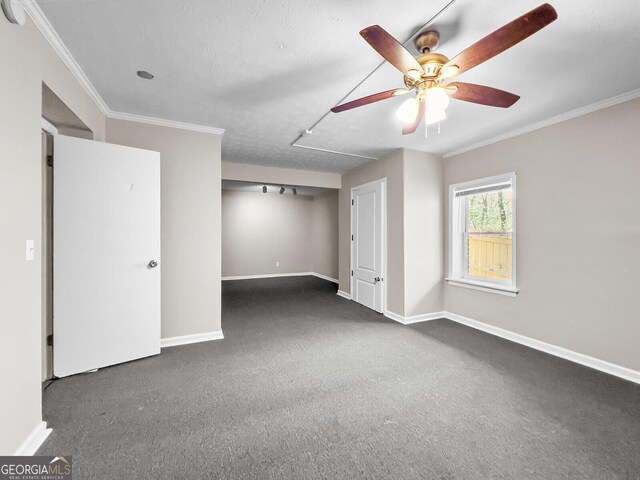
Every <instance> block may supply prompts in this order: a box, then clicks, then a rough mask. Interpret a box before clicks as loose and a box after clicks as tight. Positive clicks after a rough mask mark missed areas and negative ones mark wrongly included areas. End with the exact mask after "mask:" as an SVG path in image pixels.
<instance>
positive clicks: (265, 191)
mask: <svg viewBox="0 0 640 480" xmlns="http://www.w3.org/2000/svg"><path fill="white" fill-rule="evenodd" d="M262 193H267V186H266V185H263V186H262Z"/></svg>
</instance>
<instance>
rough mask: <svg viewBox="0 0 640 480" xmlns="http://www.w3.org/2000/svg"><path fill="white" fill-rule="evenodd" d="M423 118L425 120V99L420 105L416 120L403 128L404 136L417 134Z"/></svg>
mask: <svg viewBox="0 0 640 480" xmlns="http://www.w3.org/2000/svg"><path fill="white" fill-rule="evenodd" d="M423 118H424V99H421V100H420V104H419V105H418V114H417V115H416V118H415V120H414V121H413V122H411V123H406V124H405V125H404V127H402V134H403V135H409V134H411V133H413V132H415V131H416V129H417V128H418V125H420V122H421V121H422V119H423Z"/></svg>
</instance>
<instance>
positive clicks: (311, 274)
mask: <svg viewBox="0 0 640 480" xmlns="http://www.w3.org/2000/svg"><path fill="white" fill-rule="evenodd" d="M280 277H318V278H321V279H323V280H327V281H329V282H333V283H338V279H337V278H331V277H328V276H327V275H323V274H321V273H316V272H292V273H265V274H262V275H232V276H228V277H222V281H227V280H253V279H257V278H280Z"/></svg>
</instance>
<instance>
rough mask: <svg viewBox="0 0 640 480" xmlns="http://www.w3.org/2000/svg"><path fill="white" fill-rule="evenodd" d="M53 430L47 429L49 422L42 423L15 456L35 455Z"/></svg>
mask: <svg viewBox="0 0 640 480" xmlns="http://www.w3.org/2000/svg"><path fill="white" fill-rule="evenodd" d="M52 431H53V430H51V429H50V428H47V422H40V423H38V425H36V428H34V429H33V431H32V432H31V433H30V434H29V436H28V437H27V438H25V440H24V442H22V444H21V445H20V446H19V447H18V449H17V450H16V451H15V453H14V455H15V456H31V455H35V453H36V452H37V451H38V449H39V448H40V446H41V445H42V444H43V443H44V441H45V440H46V439H47V437H48V436H49V435H50V434H51V432H52Z"/></svg>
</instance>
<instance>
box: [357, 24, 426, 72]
mask: <svg viewBox="0 0 640 480" xmlns="http://www.w3.org/2000/svg"><path fill="white" fill-rule="evenodd" d="M360 35H362V38H364V39H365V40H366V41H367V42H368V43H369V45H371V46H372V47H373V48H374V49H375V51H376V52H378V53H379V54H380V55H382V56H383V57H384V59H385V60H386V61H387V62H389V63H390V64H391V65H393V66H394V67H396V68H397V69H398V70H400V71H401V72H402V73H403V74H405V75H408V76H410V77H412V78H417V77H419V76H420V75H422V74H423V73H424V70H423V69H422V65H420V64H419V63H418V61H417V60H416V59H415V57H414V56H413V55H411V53H409V51H408V50H407V49H406V48H404V47H403V46H402V44H401V43H400V42H398V41H397V40H396V39H395V38H393V37H392V36H391V35H390V34H389V33H388V32H387V31H386V30H385V29H383V28H382V27H381V26H380V25H372V26H370V27H367V28H365V29H363V30H361V31H360ZM412 70H414V71H415V72H416V73H415V74H414V73H411V74H410V73H409V72H411V71H412Z"/></svg>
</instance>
